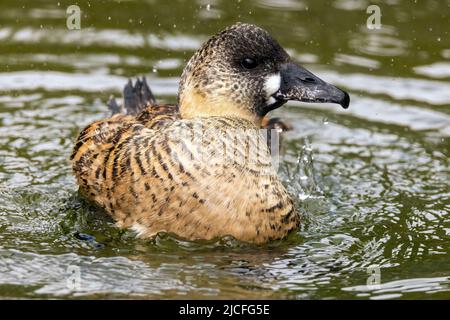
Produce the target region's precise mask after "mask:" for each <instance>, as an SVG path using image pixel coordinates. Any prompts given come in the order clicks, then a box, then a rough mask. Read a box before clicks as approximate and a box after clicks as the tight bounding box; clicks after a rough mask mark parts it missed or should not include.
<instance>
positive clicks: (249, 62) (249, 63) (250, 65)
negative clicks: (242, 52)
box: [241, 58, 258, 69]
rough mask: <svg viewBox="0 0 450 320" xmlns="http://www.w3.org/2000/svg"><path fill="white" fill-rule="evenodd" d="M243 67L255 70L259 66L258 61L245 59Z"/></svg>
mask: <svg viewBox="0 0 450 320" xmlns="http://www.w3.org/2000/svg"><path fill="white" fill-rule="evenodd" d="M241 65H242V67H243V68H244V69H254V68H256V67H257V66H258V61H256V59H253V58H244V59H242V61H241Z"/></svg>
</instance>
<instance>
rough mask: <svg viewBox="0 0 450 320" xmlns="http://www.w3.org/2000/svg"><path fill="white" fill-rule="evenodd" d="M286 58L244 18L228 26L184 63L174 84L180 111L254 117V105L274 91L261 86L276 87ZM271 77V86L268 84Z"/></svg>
mask: <svg viewBox="0 0 450 320" xmlns="http://www.w3.org/2000/svg"><path fill="white" fill-rule="evenodd" d="M288 60H289V55H288V54H287V53H286V51H285V50H284V49H283V48H282V47H281V46H280V45H279V44H278V42H277V41H276V40H275V39H274V38H273V37H272V36H271V35H270V34H269V33H268V32H267V31H265V30H264V29H261V28H259V27H257V26H255V25H251V24H244V23H238V24H235V25H233V26H231V27H228V28H227V29H225V30H224V31H222V32H220V33H218V34H216V35H215V36H213V37H212V38H211V39H209V40H208V41H207V42H206V43H205V44H204V45H203V46H202V47H201V48H200V49H199V50H198V51H197V52H196V53H195V55H194V56H193V57H192V58H191V59H190V61H189V62H188V64H187V66H186V68H185V69H184V72H183V75H182V78H181V82H180V89H179V100H180V101H179V102H180V106H181V109H182V113H185V114H187V115H189V116H191V115H195V114H197V113H199V115H216V114H217V115H240V116H247V117H249V118H255V117H256V118H257V117H258V116H257V114H258V112H259V110H258V108H261V107H264V106H265V105H267V101H268V100H269V98H270V95H271V94H273V93H274V92H265V91H266V89H269V90H270V89H271V90H274V91H276V90H277V89H278V88H279V75H278V74H279V70H278V69H279V65H280V64H281V63H283V62H286V61H288ZM271 76H272V78H270V77H271ZM270 79H273V80H272V84H270V83H269V85H271V86H272V87H273V88H267V85H266V84H267V81H270ZM277 81H278V83H277Z"/></svg>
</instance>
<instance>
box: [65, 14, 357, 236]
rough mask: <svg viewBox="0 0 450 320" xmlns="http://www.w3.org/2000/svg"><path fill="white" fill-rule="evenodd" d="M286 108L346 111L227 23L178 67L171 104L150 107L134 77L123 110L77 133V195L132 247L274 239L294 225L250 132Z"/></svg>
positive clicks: (340, 100) (265, 154) (266, 41)
mask: <svg viewBox="0 0 450 320" xmlns="http://www.w3.org/2000/svg"><path fill="white" fill-rule="evenodd" d="M288 100H298V101H306V102H331V103H337V104H340V105H341V106H342V107H344V108H347V107H348V105H349V101H350V99H349V95H348V94H347V93H346V92H344V91H342V90H341V89H339V88H337V87H335V86H333V85H331V84H328V83H326V82H325V81H323V80H321V79H319V78H318V77H317V76H315V75H314V74H312V73H311V72H309V71H307V70H306V69H304V68H303V67H301V66H300V65H298V64H296V63H295V62H294V61H293V60H292V59H291V58H290V56H289V55H288V53H287V52H286V51H285V50H284V49H283V48H282V47H281V46H280V45H279V44H278V42H277V41H276V40H275V39H274V38H272V36H271V35H270V34H269V33H268V32H267V31H265V30H264V29H262V28H260V27H257V26H255V25H251V24H243V23H238V24H235V25H232V26H230V27H228V28H226V29H225V30H223V31H222V32H220V33H218V34H216V35H215V36H213V37H212V38H210V39H209V40H208V41H207V42H205V43H204V44H203V45H202V47H201V48H200V49H199V50H198V51H197V52H196V53H195V54H194V55H193V57H192V58H191V59H190V60H189V62H188V63H187V65H186V67H185V69H184V71H183V73H182V76H181V80H180V84H179V93H178V104H176V105H175V104H174V105H158V104H157V103H156V101H155V99H154V97H153V94H152V93H151V90H150V89H149V88H148V86H147V84H146V82H145V79H144V80H143V81H138V82H137V84H136V85H135V86H134V87H133V85H131V84H129V85H127V86H126V87H125V90H124V106H125V109H126V110H122V109H123V108H122V109H121V108H119V107H118V105H117V104H114V103H111V104H110V106H111V109H113V111H114V112H115V114H114V115H113V116H112V117H110V118H108V119H104V120H100V121H97V122H94V123H92V124H90V125H89V126H87V127H86V128H85V129H84V130H82V131H81V133H80V134H79V136H78V138H77V141H76V144H75V147H74V149H73V153H72V155H71V162H72V166H73V171H74V174H75V176H76V179H77V182H78V184H79V187H80V192H81V193H82V194H83V195H84V196H85V197H86V198H88V199H89V200H92V201H93V202H94V203H96V204H97V205H99V206H100V207H102V208H104V209H105V210H106V212H107V213H108V214H109V215H110V216H111V217H112V218H113V219H114V220H115V221H116V225H117V226H118V227H120V228H131V229H133V230H134V231H136V233H137V235H138V236H139V237H142V238H148V237H152V236H154V235H156V234H157V233H159V232H168V233H173V234H176V235H177V236H179V237H182V238H184V239H188V240H197V239H205V240H209V239H215V238H220V237H224V236H232V237H234V238H236V239H238V240H241V241H245V242H251V243H257V244H260V243H265V242H268V241H270V240H274V239H280V238H283V237H285V236H286V235H288V233H289V232H290V231H292V230H295V229H296V228H298V226H299V224H300V216H299V213H298V212H297V211H296V210H295V208H294V204H293V200H292V199H291V197H290V196H289V194H288V193H287V191H286V189H285V188H284V186H283V185H282V183H281V182H280V180H279V179H278V177H277V174H276V171H275V169H274V167H273V165H272V161H271V160H272V159H271V155H270V151H269V148H268V147H267V145H266V144H264V143H261V136H262V135H261V132H260V130H259V129H260V128H261V127H262V126H263V125H267V118H266V117H265V116H266V114H267V113H268V112H269V111H271V110H274V109H276V108H278V107H280V106H282V105H283V104H284V103H286V102H287V101H288ZM123 111H126V113H124V112H123ZM269 122H270V121H269Z"/></svg>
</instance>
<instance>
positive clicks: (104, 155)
mask: <svg viewBox="0 0 450 320" xmlns="http://www.w3.org/2000/svg"><path fill="white" fill-rule="evenodd" d="M108 107H109V109H110V110H111V112H112V116H111V117H109V118H106V119H103V120H100V121H96V122H94V123H92V124H90V125H88V126H87V127H85V128H84V129H83V130H82V131H81V132H80V134H79V135H78V137H77V140H76V142H75V147H74V149H73V151H72V155H71V157H70V160H71V162H72V167H73V170H74V173H75V176H76V178H77V180H78V183H79V185H80V187H81V190H82V191H83V192H84V193H88V194H89V195H90V196H91V197H92V196H93V194H99V193H102V192H103V190H102V188H103V187H102V183H103V182H104V179H105V177H106V174H107V171H108V170H110V169H111V168H109V167H110V166H109V165H108V159H109V158H110V157H111V155H112V154H113V153H114V152H112V150H113V149H114V150H115V149H117V148H116V147H117V146H118V144H120V143H121V142H123V141H125V140H127V139H133V138H136V137H139V136H141V135H142V132H143V129H152V130H155V131H157V130H159V129H161V128H162V126H163V125H165V124H168V123H170V122H173V121H175V120H177V119H180V114H179V111H178V106H177V105H158V104H157V103H156V99H155V97H154V95H153V93H152V91H151V90H150V88H149V87H148V85H147V81H146V80H145V78H143V79H142V80H141V79H138V80H137V81H136V83H135V84H134V85H133V83H132V82H131V81H129V82H128V83H127V85H126V86H125V88H124V90H123V104H122V105H121V106H119V104H117V102H116V100H115V99H114V98H111V99H110V100H109V102H108ZM146 132H147V133H148V132H149V131H148V130H147V131H146Z"/></svg>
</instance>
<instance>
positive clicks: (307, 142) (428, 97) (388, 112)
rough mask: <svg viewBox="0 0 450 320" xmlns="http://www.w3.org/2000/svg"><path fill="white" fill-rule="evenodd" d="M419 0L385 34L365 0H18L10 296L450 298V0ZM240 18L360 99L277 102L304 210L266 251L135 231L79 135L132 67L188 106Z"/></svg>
mask: <svg viewBox="0 0 450 320" xmlns="http://www.w3.org/2000/svg"><path fill="white" fill-rule="evenodd" d="M416 2H417V3H414V2H411V1H406V0H405V1H400V0H395V1H394V0H391V1H386V3H385V4H382V5H380V7H381V13H382V18H381V23H382V28H381V29H380V30H369V29H367V27H366V19H367V17H368V14H366V12H365V9H366V8H367V6H368V5H369V2H368V1H364V0H361V1H358V0H337V1H332V2H329V1H312V0H310V1H306V0H302V1H293V0H289V1H287V0H286V1H275V0H259V1H193V2H186V1H181V0H180V1H170V2H168V1H158V2H154V1H152V2H150V1H149V2H143V1H126V2H120V1H117V2H110V1H109V2H106V1H90V2H89V1H85V2H80V6H81V9H82V11H83V14H82V19H81V30H79V31H68V30H67V29H66V21H65V10H66V8H67V7H68V6H69V5H71V4H72V3H71V1H59V2H57V1H39V2H36V1H21V2H17V1H12V0H5V1H2V2H1V4H0V41H1V45H0V59H1V62H2V63H1V64H0V88H1V94H0V297H2V298H17V297H21V298H22V297H28V298H31V297H38V298H45V297H50V298H54V297H57V298H71V297H83V298H102V297H107V298H111V297H117V298H136V297H137V298H291V299H322V298H326V299H329V298H330V299H342V298H346V299H347V298H349V299H354V298H364V299H394V298H403V299H416V298H418V299H435V298H446V299H449V298H450V249H449V248H450V214H449V212H450V200H449V196H450V189H449V181H450V179H449V176H450V174H449V173H450V171H449V151H450V139H449V136H450V108H449V105H450V81H449V80H450V71H449V70H450V38H449V34H448V32H449V30H448V21H449V18H450V17H449V15H450V8H449V5H450V3H449V2H448V1H426V2H425V1H420V2H419V1H416ZM235 21H245V22H252V23H256V24H258V25H261V26H263V27H265V28H267V29H269V30H270V31H271V33H272V34H273V35H274V36H275V37H276V38H277V39H278V40H279V41H280V42H281V43H282V44H283V46H284V47H286V48H287V49H288V50H289V52H290V53H291V55H292V56H293V57H294V58H295V59H296V60H297V61H299V62H301V63H303V64H304V65H305V66H306V67H308V68H309V69H311V70H312V71H314V72H315V73H316V74H318V75H319V76H320V77H322V78H323V79H326V80H328V81H330V82H332V83H334V84H336V85H338V86H341V87H343V88H344V89H346V90H348V91H349V92H350V94H351V97H352V104H351V106H350V109H348V110H341V109H340V108H339V107H338V106H334V105H318V104H317V105H311V104H300V103H297V104H295V103H290V104H289V105H288V106H286V107H283V108H281V109H280V110H277V111H276V112H275V114H276V115H277V116H280V117H282V118H284V119H288V120H289V121H290V123H291V124H292V125H293V127H294V130H293V131H292V132H290V133H289V134H288V135H287V137H286V138H285V139H284V142H285V146H284V148H285V155H286V156H285V158H284V159H283V161H282V163H281V169H280V175H281V177H282V179H283V181H284V182H285V184H286V186H287V188H288V189H289V192H291V194H293V195H294V196H295V198H296V199H297V202H298V207H299V209H300V210H301V211H302V212H304V221H305V223H304V225H303V226H302V228H301V229H300V230H299V231H298V232H296V233H295V234H292V235H291V236H290V237H289V238H288V239H286V240H283V241H277V242H274V243H271V244H268V245H265V246H262V247H255V246H251V245H246V244H243V243H239V242H237V241H234V240H233V239H221V240H218V241H215V242H197V243H192V242H184V241H181V240H179V239H176V238H174V237H172V236H169V235H165V234H162V235H160V236H158V237H157V238H156V239H154V240H152V241H143V240H136V239H134V237H133V233H132V232H129V231H120V230H117V229H115V228H114V227H113V225H112V222H111V221H110V220H108V219H107V218H106V217H104V216H100V217H99V216H98V213H97V214H96V211H95V209H94V208H92V207H90V206H89V205H88V204H86V203H83V202H82V201H81V200H80V198H79V197H78V195H77V187H76V184H75V181H74V178H73V177H72V175H71V171H70V166H69V163H68V156H69V153H70V150H71V147H72V145H73V141H74V139H75V137H76V135H77V133H78V132H79V130H80V129H81V128H82V127H83V126H85V125H86V124H88V123H89V122H91V121H93V120H96V119H99V118H101V117H103V116H106V115H107V111H106V109H105V106H104V105H105V103H106V100H107V99H108V97H109V95H111V94H114V95H116V96H119V95H120V91H121V88H122V86H123V85H124V84H125V83H126V80H127V78H128V77H133V76H137V75H141V74H145V75H147V77H148V79H149V83H150V85H151V87H152V89H153V90H154V92H155V94H156V95H157V97H158V98H159V99H160V101H164V102H173V101H175V95H176V91H177V81H178V77H179V75H180V73H181V70H182V68H183V66H184V64H185V63H186V60H187V59H188V58H189V57H190V56H191V55H192V53H193V52H194V50H195V49H196V48H198V46H199V45H200V44H201V43H202V41H204V40H205V39H207V38H208V37H209V36H210V35H212V34H213V33H215V32H216V31H218V30H220V29H222V28H223V27H225V26H227V25H229V24H232V23H234V22H235ZM78 268H79V269H78ZM74 270H75V271H74ZM71 272H75V274H76V273H77V272H79V274H80V279H81V280H80V281H81V282H76V284H77V285H76V286H74V285H71V284H74V283H73V282H70V281H72V280H73V274H72V273H71ZM71 277H72V278H71ZM71 279H72V280H71ZM378 283H379V284H378ZM367 284H369V285H367Z"/></svg>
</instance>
